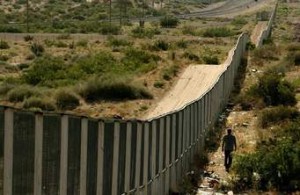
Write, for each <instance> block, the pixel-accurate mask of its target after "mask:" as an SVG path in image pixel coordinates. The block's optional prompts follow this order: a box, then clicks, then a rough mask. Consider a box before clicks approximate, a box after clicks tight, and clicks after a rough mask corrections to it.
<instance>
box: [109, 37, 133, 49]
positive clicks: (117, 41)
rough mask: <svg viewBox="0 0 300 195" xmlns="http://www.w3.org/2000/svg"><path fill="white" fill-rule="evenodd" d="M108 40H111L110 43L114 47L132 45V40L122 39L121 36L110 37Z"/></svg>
mask: <svg viewBox="0 0 300 195" xmlns="http://www.w3.org/2000/svg"><path fill="white" fill-rule="evenodd" d="M108 42H109V45H110V46H112V47H119V46H129V45H132V42H130V41H128V40H126V39H120V38H115V37H109V38H108Z"/></svg>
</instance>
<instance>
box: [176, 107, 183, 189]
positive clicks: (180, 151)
mask: <svg viewBox="0 0 300 195" xmlns="http://www.w3.org/2000/svg"><path fill="white" fill-rule="evenodd" d="M178 128H179V129H178V149H177V152H178V158H177V159H178V162H177V164H176V166H177V168H176V183H177V184H178V183H179V182H180V179H181V176H182V154H183V135H182V130H183V111H180V112H179V127H178Z"/></svg>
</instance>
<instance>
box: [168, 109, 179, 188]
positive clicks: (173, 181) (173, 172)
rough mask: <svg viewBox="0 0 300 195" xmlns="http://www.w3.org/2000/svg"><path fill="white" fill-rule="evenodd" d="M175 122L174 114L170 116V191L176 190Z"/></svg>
mask: <svg viewBox="0 0 300 195" xmlns="http://www.w3.org/2000/svg"><path fill="white" fill-rule="evenodd" d="M176 120H178V119H177V118H176V114H172V127H171V131H172V151H171V162H172V167H171V174H170V181H171V189H172V190H174V191H175V189H176V166H175V165H176V164H175V160H176V159H175V154H176V152H175V149H176V147H175V144H176V136H178V135H177V134H176V128H178V127H177V126H176Z"/></svg>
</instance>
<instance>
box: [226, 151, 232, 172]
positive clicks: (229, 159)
mask: <svg viewBox="0 0 300 195" xmlns="http://www.w3.org/2000/svg"><path fill="white" fill-rule="evenodd" d="M231 152H232V150H225V162H224V166H225V168H226V171H229V168H230V167H231V163H232V155H231Z"/></svg>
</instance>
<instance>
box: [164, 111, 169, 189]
mask: <svg viewBox="0 0 300 195" xmlns="http://www.w3.org/2000/svg"><path fill="white" fill-rule="evenodd" d="M170 127H171V117H170V115H168V116H166V138H165V142H166V150H165V151H166V162H165V164H164V166H165V168H166V173H165V178H164V179H165V185H164V188H165V191H164V194H169V190H170V180H169V177H170V167H169V165H170V152H171V151H170V149H171V148H170V130H171V128H170Z"/></svg>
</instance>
